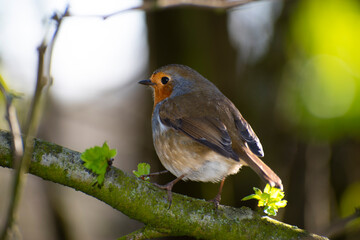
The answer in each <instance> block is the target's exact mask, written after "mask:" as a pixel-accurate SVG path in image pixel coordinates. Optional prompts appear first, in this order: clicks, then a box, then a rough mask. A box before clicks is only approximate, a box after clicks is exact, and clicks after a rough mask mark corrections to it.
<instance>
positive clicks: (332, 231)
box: [322, 208, 360, 238]
mask: <svg viewBox="0 0 360 240" xmlns="http://www.w3.org/2000/svg"><path fill="white" fill-rule="evenodd" d="M358 218H360V208H356V209H355V212H354V213H353V214H351V215H350V216H348V217H345V218H342V219H339V220H337V221H335V222H334V223H332V224H331V225H330V226H329V227H328V228H327V229H326V230H324V231H322V235H323V236H328V237H331V238H334V237H336V236H338V235H340V234H341V233H343V232H344V231H345V229H346V226H347V224H348V223H350V222H352V221H353V220H355V219H358Z"/></svg>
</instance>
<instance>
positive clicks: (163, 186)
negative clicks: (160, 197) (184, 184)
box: [153, 174, 185, 209]
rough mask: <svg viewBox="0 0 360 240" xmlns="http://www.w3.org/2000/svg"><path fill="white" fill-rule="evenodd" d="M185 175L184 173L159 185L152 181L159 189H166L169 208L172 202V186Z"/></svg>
mask: <svg viewBox="0 0 360 240" xmlns="http://www.w3.org/2000/svg"><path fill="white" fill-rule="evenodd" d="M184 177H185V175H184V174H183V175H181V176H180V177H178V178H176V179H174V180H172V181H171V182H168V183H167V184H165V185H160V184H157V183H153V184H154V185H155V186H156V187H158V188H160V189H164V190H166V191H167V197H168V201H169V208H168V209H170V207H171V203H172V191H171V190H172V188H173V186H174V185H175V184H176V183H177V182H178V181H180V180H181V179H183V178H184Z"/></svg>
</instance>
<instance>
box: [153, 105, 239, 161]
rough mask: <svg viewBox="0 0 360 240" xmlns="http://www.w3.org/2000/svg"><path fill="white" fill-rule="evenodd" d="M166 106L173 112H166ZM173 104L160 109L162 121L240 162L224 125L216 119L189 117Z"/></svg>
mask: <svg viewBox="0 0 360 240" xmlns="http://www.w3.org/2000/svg"><path fill="white" fill-rule="evenodd" d="M165 104H167V107H166V108H167V109H169V108H171V109H172V111H164V110H163V109H164V107H165ZM170 104H171V103H164V106H162V107H161V108H160V111H159V117H160V121H161V122H162V123H163V124H164V125H166V126H168V127H172V128H174V129H176V130H179V131H181V132H183V133H184V134H186V135H188V136H189V137H191V138H192V139H194V140H195V141H197V142H199V143H201V144H203V145H205V146H207V147H209V148H211V149H212V150H214V151H215V152H217V153H219V154H221V155H223V156H225V157H228V158H232V159H234V160H235V161H239V157H238V155H237V154H236V153H235V152H234V150H233V149H232V143H231V138H230V136H229V133H228V131H227V128H226V126H225V124H224V123H222V122H221V121H220V120H218V119H216V118H212V117H209V116H206V117H189V116H186V114H182V112H181V111H179V110H178V109H174V108H173V107H174V106H171V107H170V106H169V105H170Z"/></svg>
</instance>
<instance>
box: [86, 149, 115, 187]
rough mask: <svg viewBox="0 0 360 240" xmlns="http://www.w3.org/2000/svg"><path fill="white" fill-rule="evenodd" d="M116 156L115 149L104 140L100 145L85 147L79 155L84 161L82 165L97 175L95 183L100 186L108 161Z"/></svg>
mask: <svg viewBox="0 0 360 240" xmlns="http://www.w3.org/2000/svg"><path fill="white" fill-rule="evenodd" d="M115 156H116V149H110V148H109V146H108V145H107V143H106V142H104V144H103V145H102V147H99V146H95V147H92V148H88V149H86V150H85V151H84V152H83V153H82V154H81V156H80V158H81V160H83V161H84V167H85V168H87V169H89V170H90V171H92V172H93V173H95V174H96V175H98V177H97V184H98V185H99V186H101V185H102V184H103V182H104V178H105V173H106V171H107V169H108V166H109V162H111V159H112V158H113V157H115Z"/></svg>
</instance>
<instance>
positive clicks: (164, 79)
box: [161, 77, 169, 85]
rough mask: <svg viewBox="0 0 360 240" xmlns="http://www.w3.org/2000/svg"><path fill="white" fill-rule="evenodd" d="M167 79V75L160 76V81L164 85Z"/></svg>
mask: <svg viewBox="0 0 360 240" xmlns="http://www.w3.org/2000/svg"><path fill="white" fill-rule="evenodd" d="M168 81H169V78H168V77H162V78H161V83H162V84H164V85H165V84H167V83H168Z"/></svg>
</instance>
